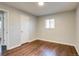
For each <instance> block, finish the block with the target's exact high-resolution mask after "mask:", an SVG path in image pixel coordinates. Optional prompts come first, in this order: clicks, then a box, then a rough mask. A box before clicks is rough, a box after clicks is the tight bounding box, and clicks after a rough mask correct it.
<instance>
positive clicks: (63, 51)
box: [4, 40, 78, 56]
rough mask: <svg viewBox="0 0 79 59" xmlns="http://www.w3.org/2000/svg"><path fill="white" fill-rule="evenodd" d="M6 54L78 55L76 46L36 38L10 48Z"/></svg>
mask: <svg viewBox="0 0 79 59" xmlns="http://www.w3.org/2000/svg"><path fill="white" fill-rule="evenodd" d="M4 55H5V56H77V55H78V54H77V52H76V50H75V48H74V46H68V45H63V44H58V43H52V42H47V41H41V40H35V41H33V42H29V43H26V44H23V45H22V46H19V47H17V48H14V49H11V50H8V51H6V52H5V53H4Z"/></svg>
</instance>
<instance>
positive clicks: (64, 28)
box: [36, 11, 76, 45]
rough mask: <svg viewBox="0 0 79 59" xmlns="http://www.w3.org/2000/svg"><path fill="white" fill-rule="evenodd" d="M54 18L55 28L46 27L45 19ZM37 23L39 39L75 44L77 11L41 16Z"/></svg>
mask: <svg viewBox="0 0 79 59" xmlns="http://www.w3.org/2000/svg"><path fill="white" fill-rule="evenodd" d="M53 18H54V19H55V28H54V29H46V28H45V20H47V19H53ZM37 23H38V24H37V36H36V38H37V39H43V40H47V41H52V42H58V43H62V44H68V45H74V42H75V41H76V39H75V11H69V12H62V13H58V14H54V15H48V16H41V17H39V18H38V20H37Z"/></svg>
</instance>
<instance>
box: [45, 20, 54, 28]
mask: <svg viewBox="0 0 79 59" xmlns="http://www.w3.org/2000/svg"><path fill="white" fill-rule="evenodd" d="M45 26H46V27H45V28H55V20H54V19H48V20H46V25H45Z"/></svg>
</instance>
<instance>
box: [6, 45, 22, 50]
mask: <svg viewBox="0 0 79 59" xmlns="http://www.w3.org/2000/svg"><path fill="white" fill-rule="evenodd" d="M18 46H21V44H19V45H14V46H12V47H8V48H7V50H10V49H13V48H16V47H18Z"/></svg>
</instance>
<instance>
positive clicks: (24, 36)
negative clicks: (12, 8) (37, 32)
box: [21, 15, 30, 44]
mask: <svg viewBox="0 0 79 59" xmlns="http://www.w3.org/2000/svg"><path fill="white" fill-rule="evenodd" d="M29 25H30V24H29V17H27V16H26V15H21V44H23V43H26V42H28V40H29Z"/></svg>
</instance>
